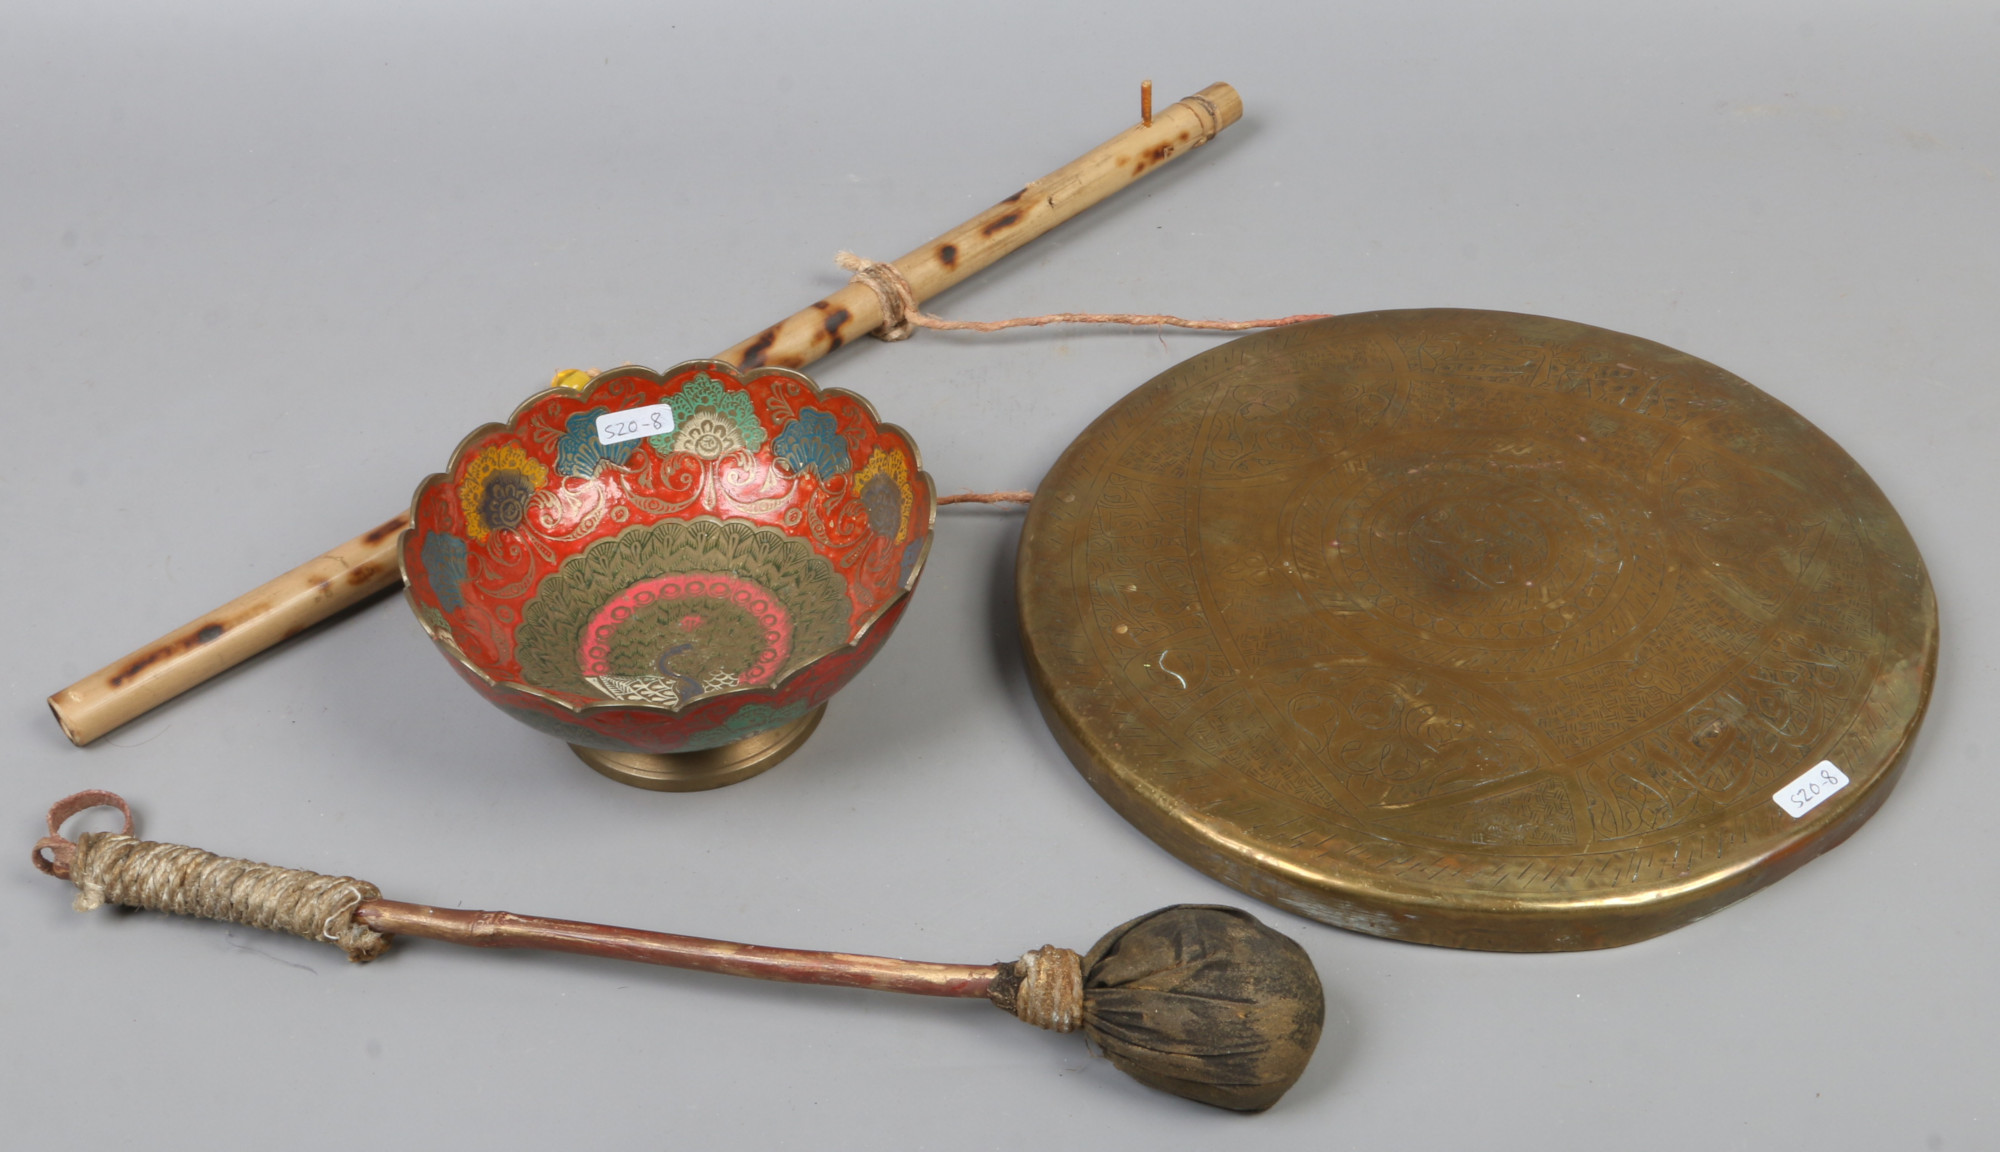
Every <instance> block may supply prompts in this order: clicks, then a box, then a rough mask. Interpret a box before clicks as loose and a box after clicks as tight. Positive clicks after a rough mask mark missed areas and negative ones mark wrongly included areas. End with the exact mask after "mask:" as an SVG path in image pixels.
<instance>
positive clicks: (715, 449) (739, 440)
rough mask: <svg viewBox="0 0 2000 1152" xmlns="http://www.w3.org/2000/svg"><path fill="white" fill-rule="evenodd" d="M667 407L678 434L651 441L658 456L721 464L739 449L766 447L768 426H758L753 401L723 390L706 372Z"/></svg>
mask: <svg viewBox="0 0 2000 1152" xmlns="http://www.w3.org/2000/svg"><path fill="white" fill-rule="evenodd" d="M667 404H668V405H669V406H670V407H671V408H673V410H674V432H673V434H672V435H670V436H652V437H648V439H647V442H648V443H650V444H651V445H652V446H653V450H654V451H656V452H688V453H691V454H693V455H695V456H699V457H701V458H702V459H704V460H718V459H720V458H722V457H723V456H726V455H728V454H729V453H731V452H734V451H737V450H739V449H740V450H742V451H745V452H755V451H756V450H757V449H759V448H762V447H763V446H764V438H765V433H764V426H763V425H761V424H759V423H758V422H757V410H756V409H755V408H754V407H753V406H752V405H751V403H750V397H749V396H748V395H746V394H744V393H743V392H741V391H738V390H736V389H732V388H725V387H723V385H722V383H721V381H718V380H717V379H716V378H715V377H713V376H711V375H709V374H708V373H706V372H703V373H700V374H698V375H696V376H695V378H694V379H692V380H689V381H688V382H687V383H686V384H685V385H683V386H682V388H681V390H680V391H679V392H677V393H675V394H674V395H672V396H670V397H668V398H667Z"/></svg>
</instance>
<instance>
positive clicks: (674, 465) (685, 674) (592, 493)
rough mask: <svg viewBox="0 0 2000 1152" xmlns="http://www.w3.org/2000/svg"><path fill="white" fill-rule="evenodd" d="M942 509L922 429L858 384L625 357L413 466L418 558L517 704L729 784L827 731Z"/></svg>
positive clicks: (614, 768)
mask: <svg viewBox="0 0 2000 1152" xmlns="http://www.w3.org/2000/svg"><path fill="white" fill-rule="evenodd" d="M566 376H569V377H574V378H576V379H578V380H583V379H584V377H583V374H581V373H571V374H566ZM936 516H937V499H936V493H935V491H934V488H933V486H932V484H931V479H930V476H929V475H927V474H926V473H925V472H924V470H923V464H922V460H921V458H920V457H919V456H918V454H917V448H916V445H915V444H913V443H912V442H911V441H910V438H909V436H908V435H907V434H905V433H904V432H903V430H902V429H900V428H898V427H896V426H895V425H893V424H884V423H882V422H881V421H880V420H879V419H878V418H877V417H876V415H875V410H874V408H873V407H871V406H870V405H869V403H868V402H867V401H866V400H863V399H862V398H860V397H859V396H856V395H854V394H852V393H849V392H843V391H841V390H839V389H828V390H824V391H822V390H821V389H820V388H818V387H817V386H815V385H814V384H813V382H812V381H811V380H809V379H807V378H806V377H805V376H804V375H802V374H800V373H798V372H793V371H790V370H787V369H782V368H760V369H757V370H754V371H751V372H748V373H740V372H739V371H738V370H737V369H736V368H734V367H732V366H730V365H728V364H725V363H722V362H720V361H712V360H696V361H689V362H688V363H685V364H681V365H678V366H676V367H674V368H670V369H668V370H667V371H666V372H664V373H658V372H652V371H649V370H647V369H645V368H639V367H632V366H627V367H623V368H614V369H612V370H610V371H608V372H602V373H599V374H598V375H596V376H595V377H590V378H588V380H587V382H585V383H582V384H581V386H579V387H574V388H571V387H556V388H551V389H549V390H548V391H546V392H542V393H540V394H538V395H536V396H533V397H531V398H529V400H528V401H527V402H526V403H524V404H522V405H521V406H520V407H519V408H517V409H515V411H514V414H513V416H512V417H510V418H509V419H508V420H507V422H506V423H504V424H487V425H485V426H484V427H481V428H479V429H478V430H476V431H474V432H473V433H472V434H471V435H470V436H467V437H466V438H465V440H464V441H463V442H461V443H460V444H459V446H458V450H457V451H456V452H454V453H452V457H451V463H450V465H449V466H448V467H447V468H446V470H445V471H443V472H440V473H437V474H435V475H432V476H430V477H428V478H426V479H425V480H424V482H423V483H422V484H421V485H419V486H418V488H417V494H416V497H415V499H414V501H413V503H412V505H411V511H410V528H409V529H408V530H407V531H406V532H405V533H404V534H403V537H402V544H401V556H402V567H403V580H404V585H405V589H406V594H407V596H408V597H409V602H410V607H411V608H412V609H413V610H414V611H415V612H416V614H417V618H418V620H420V621H422V623H423V626H424V629H425V631H426V632H428V633H429V634H430V637H431V639H432V640H433V641H435V642H436V643H437V646H438V649H439V650H440V651H442V652H443V653H444V654H445V657H446V658H447V659H448V660H450V661H451V665H452V667H453V668H455V669H456V670H457V671H458V673H459V675H461V676H463V677H464V678H465V680H466V681H467V683H470V684H471V685H472V686H473V687H474V688H475V689H477V690H478V691H479V692H480V694H481V695H483V696H485V697H486V698H487V699H488V700H491V701H492V702H493V703H494V704H495V705H497V706H499V707H500V709H501V710H502V711H504V712H506V713H507V714H508V715H510V716H512V717H514V718H515V719H517V720H519V721H521V722H522V723H524V724H527V725H528V726H529V727H531V728H534V729H536V730H538V731H541V732H546V733H548V734H550V735H553V736H556V737H559V738H560V739H562V740H565V741H567V742H569V744H570V746H571V747H572V748H574V749H575V750H576V751H577V754H578V755H579V756H581V757H582V758H583V759H584V760H585V762H587V763H589V764H590V765H591V766H592V767H594V768H596V769H598V770H599V771H600V772H603V773H605V774H606V775H609V776H612V777H614V778H616V779H620V780H623V781H625V782H626V783H630V784H637V785H640V786H642V787H648V788H659V789H669V790H692V789H697V788H713V787H718V786H720V785H722V784H728V783H733V782H735V781H737V780H741V779H744V778H746V777H748V776H751V775H754V774H756V773H757V772H761V771H763V770H764V769H766V768H769V767H771V766H772V765H773V764H775V763H777V762H778V760H780V759H782V758H783V757H784V756H786V755H788V754H789V753H790V752H791V751H792V750H793V749H795V748H796V747H798V745H799V744H800V743H801V742H803V741H804V739H805V737H806V736H807V735H809V734H810V733H811V731H812V728H813V726H814V725H815V724H817V723H818V720H819V716H820V713H821V712H822V711H823V709H824V707H825V704H826V701H827V699H828V698H829V697H831V696H832V695H833V694H834V692H836V691H838V690H839V688H840V687H841V686H842V685H843V684H846V683H847V682H848V680H850V679H852V678H853V676H854V675H855V673H857V672H859V671H860V670H861V667H862V665H864V664H866V663H867V662H868V660H869V658H870V657H872V656H874V654H875V652H876V650H877V649H878V648H880V647H881V646H882V643H883V642H884V641H885V640H886V639H888V635H889V632H890V630H891V629H893V628H894V627H895V625H896V621H897V620H898V619H899V618H900V617H901V616H902V614H903V609H904V607H905V606H906V605H907V604H908V602H909V595H910V592H911V590H913V589H914V588H915V587H916V584H917V578H918V576H919V575H920V574H921V573H922V571H923V566H924V558H925V556H926V555H927V554H928V552H929V550H930V542H931V528H932V525H933V523H934V522H935V520H936Z"/></svg>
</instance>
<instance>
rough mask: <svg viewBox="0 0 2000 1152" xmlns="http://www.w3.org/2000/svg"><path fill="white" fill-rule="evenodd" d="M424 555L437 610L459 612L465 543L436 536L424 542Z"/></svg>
mask: <svg viewBox="0 0 2000 1152" xmlns="http://www.w3.org/2000/svg"><path fill="white" fill-rule="evenodd" d="M423 556H424V571H426V572H428V573H429V574H430V581H431V592H432V594H433V595H435V596H436V597H437V602H438V607H439V608H441V609H443V610H444V611H446V612H456V611H458V610H459V608H460V607H461V606H462V605H464V603H465V592H464V584H465V541H464V540H462V539H460V538H459V537H457V536H453V535H452V534H451V533H449V532H439V533H436V534H435V535H432V536H428V537H426V538H425V539H424V548H423Z"/></svg>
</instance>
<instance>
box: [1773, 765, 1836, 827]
mask: <svg viewBox="0 0 2000 1152" xmlns="http://www.w3.org/2000/svg"><path fill="white" fill-rule="evenodd" d="M1845 787H1847V773H1845V772H1842V771H1841V770H1840V769H1838V768H1836V767H1834V765H1833V761H1831V760H1822V761H1820V762H1819V763H1817V764H1815V765H1813V766H1812V767H1811V768H1808V769H1806V774H1805V775H1803V776H1801V777H1799V778H1798V779H1797V780H1794V781H1792V782H1791V783H1790V784H1787V785H1785V786H1784V787H1783V788H1780V789H1778V790H1777V791H1776V792H1773V793H1771V799H1773V800H1775V801H1777V803H1778V807H1780V808H1783V809H1784V810H1785V811H1787V812H1790V813H1791V814H1792V819H1794V820H1796V819H1798V818H1799V817H1801V816H1803V815H1805V814H1806V813H1808V812H1810V811H1812V810H1813V809H1814V808H1817V807H1819V802H1820V801H1822V800H1824V799H1826V798H1827V797H1828V796H1831V795H1833V794H1834V793H1835V792H1838V791H1840V790H1841V789H1842V788H1845Z"/></svg>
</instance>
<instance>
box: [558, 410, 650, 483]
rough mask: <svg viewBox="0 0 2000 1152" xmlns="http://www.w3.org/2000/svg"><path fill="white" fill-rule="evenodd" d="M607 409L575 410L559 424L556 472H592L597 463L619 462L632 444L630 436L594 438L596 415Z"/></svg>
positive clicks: (587, 475) (630, 448) (627, 455)
mask: <svg viewBox="0 0 2000 1152" xmlns="http://www.w3.org/2000/svg"><path fill="white" fill-rule="evenodd" d="M608 411H610V409H608V408H592V409H591V410H589V411H588V412H578V413H577V414H576V415H574V416H571V417H570V418H569V423H568V424H566V425H564V426H563V434H562V436H561V437H560V438H558V439H557V440H556V472H557V473H558V474H560V475H563V476H584V477H589V476H595V475H597V467H598V465H599V464H603V463H606V462H608V463H611V464H623V463H625V461H626V459H627V458H628V457H630V456H631V455H632V449H633V448H634V447H635V445H634V444H633V443H632V441H630V440H626V441H622V442H620V443H617V444H605V443H602V442H601V441H599V440H598V438H597V418H598V417H599V416H602V415H604V414H605V413H606V412H608Z"/></svg>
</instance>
